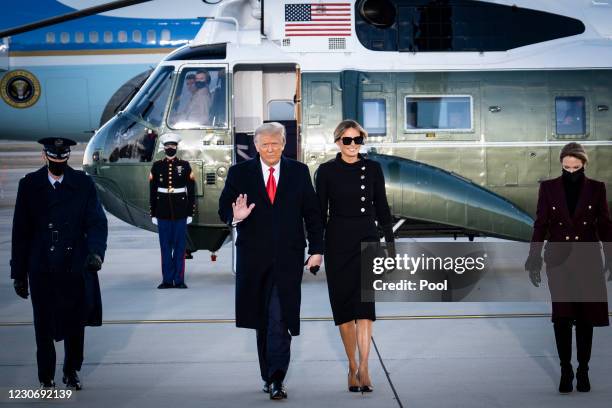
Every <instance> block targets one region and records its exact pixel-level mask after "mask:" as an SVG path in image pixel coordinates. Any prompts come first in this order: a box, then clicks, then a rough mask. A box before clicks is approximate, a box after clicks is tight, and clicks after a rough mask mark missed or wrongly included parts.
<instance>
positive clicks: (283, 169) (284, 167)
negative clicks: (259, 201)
mask: <svg viewBox="0 0 612 408" xmlns="http://www.w3.org/2000/svg"><path fill="white" fill-rule="evenodd" d="M288 168H289V166H288V164H287V159H285V158H284V157H283V156H281V162H280V174H282V175H283V177H281V178H280V179H279V180H278V185H277V186H276V195H275V196H274V202H275V203H277V202H278V200H279V198H280V196H281V195H282V194H283V193H284V192H285V190H286V189H287V183H289V178H290V177H289V176H290V175H289V170H288ZM266 195H267V194H266Z"/></svg>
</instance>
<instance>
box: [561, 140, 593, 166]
mask: <svg viewBox="0 0 612 408" xmlns="http://www.w3.org/2000/svg"><path fill="white" fill-rule="evenodd" d="M567 156H571V157H575V158H577V159H578V160H580V161H581V162H582V164H583V165H585V164H587V163H588V162H589V156H588V155H587V153H586V151H585V150H584V147H582V145H581V144H580V143H576V142H571V143H568V144H566V145H565V146H563V149H561V154H559V161H563V158H564V157H567Z"/></svg>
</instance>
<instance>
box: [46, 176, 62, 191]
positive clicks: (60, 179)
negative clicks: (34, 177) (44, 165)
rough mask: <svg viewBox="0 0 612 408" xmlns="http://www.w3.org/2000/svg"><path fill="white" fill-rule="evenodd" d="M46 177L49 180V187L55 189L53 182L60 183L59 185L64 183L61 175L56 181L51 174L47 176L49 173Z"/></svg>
mask: <svg viewBox="0 0 612 408" xmlns="http://www.w3.org/2000/svg"><path fill="white" fill-rule="evenodd" d="M47 177H48V178H49V183H51V185H52V186H53V188H55V182H56V181H59V182H60V184H61V183H62V181H64V175H63V174H62V175H61V176H60V178H58V179H57V180H56V179H54V178H53V177H51V174H49V173H48V172H47Z"/></svg>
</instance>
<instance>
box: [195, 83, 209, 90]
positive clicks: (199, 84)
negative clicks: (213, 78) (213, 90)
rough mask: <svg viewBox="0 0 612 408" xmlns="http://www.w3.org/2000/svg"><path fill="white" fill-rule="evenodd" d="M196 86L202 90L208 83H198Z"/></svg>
mask: <svg viewBox="0 0 612 408" xmlns="http://www.w3.org/2000/svg"><path fill="white" fill-rule="evenodd" d="M195 85H196V88H198V89H202V88H205V87H206V85H208V83H207V82H206V81H196V82H195Z"/></svg>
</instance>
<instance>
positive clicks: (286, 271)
mask: <svg viewBox="0 0 612 408" xmlns="http://www.w3.org/2000/svg"><path fill="white" fill-rule="evenodd" d="M280 166H281V167H280V179H279V183H278V188H277V190H276V195H275V199H274V204H271V203H270V199H269V198H268V194H267V192H266V188H265V186H264V179H263V174H262V169H261V162H260V158H259V155H257V156H256V157H255V158H254V159H251V160H247V161H245V162H242V163H239V164H236V165H234V166H232V167H231V168H230V169H229V171H228V174H227V180H226V182H225V187H224V188H223V192H222V193H221V197H220V198H219V216H220V217H221V220H222V221H223V222H225V223H226V224H231V222H232V219H233V211H232V203H233V202H234V201H236V198H237V197H238V195H239V194H247V196H248V204H249V205H250V204H251V203H255V207H254V208H253V211H252V212H251V214H250V215H249V217H248V218H246V219H245V220H243V221H242V222H240V223H239V224H238V225H237V232H238V237H237V238H236V326H238V327H246V328H251V329H261V328H263V322H264V320H263V319H264V317H265V315H264V313H263V310H264V305H265V299H264V293H265V287H266V284H269V283H270V282H273V283H274V284H276V285H277V287H278V295H279V298H280V304H281V310H282V315H283V318H284V320H285V321H286V322H287V326H288V328H289V331H290V333H291V335H293V336H297V335H299V333H300V303H301V283H302V274H303V271H304V266H303V265H304V250H305V247H306V240H305V234H304V224H305V226H306V232H307V234H308V243H309V248H308V253H309V254H322V253H323V227H322V224H321V214H320V210H319V203H318V201H317V196H316V194H315V191H314V188H313V186H312V181H311V178H310V173H309V171H308V167H307V166H306V165H305V164H303V163H300V162H298V161H295V160H292V159H288V158H286V157H282V158H281V164H280ZM268 279H271V280H272V281H268Z"/></svg>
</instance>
